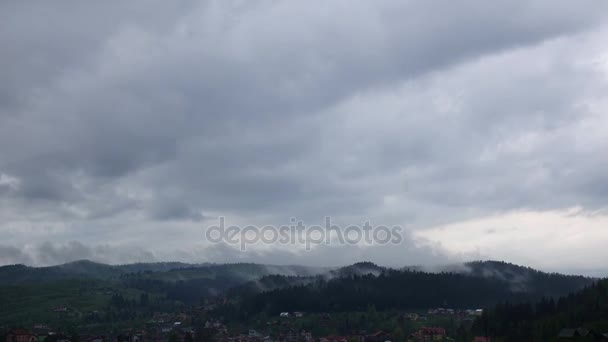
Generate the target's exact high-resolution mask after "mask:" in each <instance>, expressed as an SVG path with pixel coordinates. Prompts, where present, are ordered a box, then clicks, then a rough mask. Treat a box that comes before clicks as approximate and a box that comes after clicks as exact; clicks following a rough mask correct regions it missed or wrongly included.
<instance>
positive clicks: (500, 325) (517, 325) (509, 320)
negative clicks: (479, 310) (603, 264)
mask: <svg viewBox="0 0 608 342" xmlns="http://www.w3.org/2000/svg"><path fill="white" fill-rule="evenodd" d="M577 328H583V329H585V330H589V331H591V334H590V336H588V339H587V340H589V341H593V340H594V338H595V337H597V336H593V335H596V334H597V333H605V332H607V331H608V279H603V280H600V281H598V282H596V283H594V284H591V285H589V286H587V287H586V288H584V289H583V290H581V291H579V292H577V293H574V294H570V295H567V296H563V297H561V298H558V299H553V298H541V299H540V300H538V301H536V302H527V303H519V304H517V303H512V302H505V303H501V304H499V305H497V306H496V307H494V308H493V309H492V310H487V311H486V312H485V313H484V315H483V317H482V318H481V319H480V320H478V321H477V322H476V323H475V325H474V326H473V330H474V332H475V333H476V334H478V335H483V334H486V333H487V334H488V335H490V336H492V337H501V338H503V339H504V340H506V341H554V340H558V339H557V335H558V334H559V332H560V331H561V330H562V329H577Z"/></svg>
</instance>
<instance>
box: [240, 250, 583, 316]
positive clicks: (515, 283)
mask: <svg viewBox="0 0 608 342" xmlns="http://www.w3.org/2000/svg"><path fill="white" fill-rule="evenodd" d="M464 266H465V267H460V268H458V269H455V270H453V271H440V272H433V273H431V272H424V271H420V270H415V269H411V268H405V269H401V270H394V269H387V268H382V267H380V266H377V265H374V264H371V263H360V264H355V265H351V266H347V267H345V268H342V269H339V270H334V271H331V272H329V276H328V275H324V276H317V277H309V278H301V277H296V278H293V277H272V278H268V279H262V280H261V281H258V282H256V283H253V284H250V285H249V287H248V288H237V289H242V294H243V300H242V303H243V304H242V305H243V310H245V311H246V312H249V313H250V314H254V313H258V312H266V313H268V314H276V313H277V312H281V311H310V312H326V311H360V310H366V308H367V307H368V306H370V305H374V306H375V307H376V308H377V309H378V310H391V309H426V308H429V307H452V308H462V309H465V308H477V307H489V306H492V305H494V304H496V303H499V302H501V301H506V300H510V301H513V302H522V301H526V300H532V299H536V298H540V297H542V296H558V295H564V294H568V293H570V292H573V291H577V290H579V289H581V288H583V287H584V286H586V285H589V284H591V283H593V282H594V279H592V278H586V277H582V276H568V275H561V274H553V273H544V272H540V271H537V270H533V269H531V268H526V267H522V266H517V265H513V264H508V263H504V262H495V261H489V262H474V263H468V264H465V265H464ZM256 289H260V290H259V291H258V292H257V293H256V292H255V290H256ZM235 292H236V293H238V291H232V292H231V293H233V294H235Z"/></svg>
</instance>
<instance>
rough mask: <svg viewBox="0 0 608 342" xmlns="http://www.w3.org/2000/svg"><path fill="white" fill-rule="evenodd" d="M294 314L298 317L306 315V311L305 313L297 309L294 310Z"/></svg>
mask: <svg viewBox="0 0 608 342" xmlns="http://www.w3.org/2000/svg"><path fill="white" fill-rule="evenodd" d="M293 315H294V316H295V317H296V318H302V317H304V313H303V312H301V311H296V312H294V313H293Z"/></svg>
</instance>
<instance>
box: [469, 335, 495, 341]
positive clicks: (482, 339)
mask: <svg viewBox="0 0 608 342" xmlns="http://www.w3.org/2000/svg"><path fill="white" fill-rule="evenodd" d="M473 342H492V340H491V339H490V338H489V337H485V336H475V337H473Z"/></svg>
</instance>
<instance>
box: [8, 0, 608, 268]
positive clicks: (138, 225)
mask: <svg viewBox="0 0 608 342" xmlns="http://www.w3.org/2000/svg"><path fill="white" fill-rule="evenodd" d="M0 6H1V7H0V13H2V14H0V22H1V23H2V24H0V25H2V29H0V32H1V33H0V43H1V44H2V46H3V47H4V48H3V51H2V52H1V54H2V55H1V56H2V60H3V64H4V65H5V66H6V67H5V68H3V69H2V70H1V71H0V78H2V79H3V80H4V81H3V82H2V85H0V218H1V219H2V220H1V221H2V222H1V223H0V232H1V233H3V234H4V236H5V237H6V238H5V239H4V241H5V242H4V243H6V244H7V246H9V247H10V246H25V245H26V244H28V243H29V244H31V243H30V242H29V241H31V240H32V239H39V241H47V240H48V241H49V243H50V245H45V246H42V247H44V248H42V247H40V252H36V253H34V254H35V255H37V257H33V256H32V257H30V259H29V262H34V263H35V262H40V263H53V262H60V261H61V260H69V259H70V258H76V257H91V258H95V257H98V258H102V259H104V260H114V259H112V258H111V257H110V256H106V255H104V254H103V253H102V252H101V251H97V252H95V251H91V248H92V247H86V248H83V247H82V246H97V245H99V243H100V241H110V242H111V244H112V245H129V246H139V248H141V249H142V250H156V249H159V248H160V249H163V252H162V253H161V254H162V255H160V257H162V258H165V257H166V258H191V256H192V251H199V249H198V248H200V244H201V242H200V240H198V238H197V236H200V235H199V234H200V231H201V229H202V228H203V227H204V222H205V219H207V218H213V217H216V216H220V215H224V216H229V217H231V218H233V219H234V220H236V221H239V222H240V223H245V224H260V225H263V224H280V223H281V222H282V221H284V220H285V219H288V218H289V217H298V218H302V219H304V220H306V221H307V223H308V224H313V223H315V221H319V220H322V218H323V217H324V216H327V215H330V216H332V217H334V218H335V219H336V220H339V221H341V222H342V223H345V224H346V225H348V224H349V223H355V224H358V223H360V222H362V221H364V220H366V219H372V220H374V221H376V222H378V223H379V224H387V225H388V224H400V225H404V226H408V227H410V228H411V229H412V231H413V233H412V234H413V235H414V236H415V235H416V234H418V233H417V232H419V231H423V230H425V229H429V228H433V227H437V226H440V225H444V224H449V223H455V222H463V221H464V222H467V221H468V220H472V219H475V218H481V217H487V216H488V215H494V214H497V213H509V212H517V211H519V210H530V211H537V212H545V211H555V210H557V211H559V210H565V209H566V208H569V207H572V206H581V207H582V208H584V210H587V211H596V210H600V209H602V208H603V207H604V206H605V204H604V203H606V196H607V195H608V190H607V188H606V184H608V179H607V178H606V176H605V174H604V173H603V172H601V171H602V170H604V169H605V168H606V166H608V165H606V163H607V162H608V161H607V159H606V158H603V157H602V156H601V154H600V152H601V151H604V150H605V149H606V148H607V147H608V146H606V143H607V142H606V139H604V131H605V128H606V127H607V126H608V122H607V120H606V117H605V115H603V113H604V112H605V109H606V100H605V99H604V98H605V96H604V94H605V93H606V90H607V89H606V88H607V80H608V78H607V77H606V76H607V75H608V68H606V65H607V64H606V56H607V52H606V50H605V48H604V47H603V46H604V45H605V44H603V41H604V40H605V37H606V32H607V28H606V26H605V25H604V26H602V25H603V24H602V23H603V22H604V19H605V15H604V14H603V13H606V11H602V10H601V8H604V7H606V4H605V3H603V2H600V1H598V2H596V3H595V6H589V7H583V6H576V5H573V4H571V3H569V2H566V1H558V2H555V1H551V2H549V1H532V2H530V1H516V2H510V3H504V4H491V5H489V4H486V3H484V2H482V1H465V2H464V3H448V4H446V3H436V2H424V3H413V2H406V3H403V2H398V1H378V2H374V3H352V2H346V1H338V2H335V3H331V4H327V3H315V2H306V3H298V4H296V3H283V2H274V1H252V2H245V3H240V2H233V1H221V2H220V1H206V2H186V3H182V4H169V3H166V2H162V1H155V2H152V3H150V2H146V3H145V4H144V3H141V2H139V1H135V2H132V3H129V4H124V3H121V2H104V3H103V4H98V5H90V6H89V5H87V6H83V5H74V4H68V3H67V2H58V3H53V5H50V4H36V5H33V4H26V3H23V4H22V3H6V4H2V5H0ZM67 13H69V15H68V14H67ZM441 13H449V14H450V15H448V16H446V15H441ZM106 18H112V19H113V20H111V21H110V20H106ZM337 18H339V20H337ZM102 19H103V20H102ZM109 22H112V24H111V25H110V24H109ZM74 27H78V28H79V29H78V30H75V29H74ZM487 235H488V236H490V235H491V236H500V234H499V233H498V232H497V233H495V234H487ZM66 241H74V242H73V243H66ZM58 246H61V247H58ZM404 248H405V249H407V248H411V246H409V247H408V246H404ZM529 248H533V247H531V246H530V247H529ZM93 249H95V248H93ZM169 249H171V250H173V252H171V251H170V250H169ZM411 250H412V251H413V252H412V253H409V252H407V253H405V254H404V252H403V251H402V250H399V249H397V248H395V249H387V250H379V249H364V248H354V249H350V248H349V249H348V250H347V251H343V250H335V249H327V250H319V251H318V252H319V253H317V254H318V255H324V256H325V257H326V258H330V256H331V257H332V258H337V259H336V260H340V262H341V263H348V262H346V261H347V260H350V261H357V259H359V258H365V259H373V260H379V261H383V262H391V261H392V260H399V262H401V261H404V263H405V264H407V262H405V261H407V260H405V259H404V258H402V256H403V255H406V256H407V259H411V260H431V259H432V260H435V257H433V253H429V252H428V251H427V250H425V249H424V248H411ZM284 252H285V253H287V254H285V255H284V256H282V255H283V254H281V253H284ZM453 252H454V253H456V254H457V255H458V253H460V252H459V251H453ZM100 253H101V254H100ZM204 253H219V254H217V256H218V258H220V259H221V257H222V254H221V253H220V252H213V251H212V250H206V251H205V252H204ZM272 253H279V254H277V255H274V254H272ZM290 253H292V254H290ZM293 253H295V254H293ZM325 253H327V254H325ZM408 253H409V254H408ZM157 254H158V253H155V257H157V258H158V257H159V256H158V255H157ZM440 254H441V256H439V257H437V259H436V260H437V261H438V262H439V261H442V260H444V259H445V258H448V257H452V258H454V257H455V258H458V257H457V256H454V255H451V254H450V253H444V252H441V253H440ZM490 254H491V253H490ZM121 255H123V256H124V260H127V259H128V258H129V257H131V258H134V260H135V259H136V258H138V257H139V256H140V254H137V253H135V254H129V253H127V254H121ZM292 255H293V259H290V260H294V261H298V260H301V262H303V263H318V262H322V261H323V260H324V259H322V258H321V259H319V258H316V257H315V256H310V255H301V254H299V253H296V252H294V251H282V250H277V251H276V252H275V251H272V250H270V251H265V252H264V253H261V252H260V254H256V255H255V256H253V258H252V259H251V260H260V261H266V260H271V259H273V258H283V257H285V258H290V257H291V256H292ZM448 255H451V256H448ZM505 257H509V255H505ZM19 258H21V257H19ZM19 258H17V259H19ZM121 258H122V257H121ZM226 258H227V259H229V258H231V257H230V256H226ZM121 260H122V259H121ZM325 260H331V259H325ZM296 263H299V262H296ZM412 263H417V262H412Z"/></svg>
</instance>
